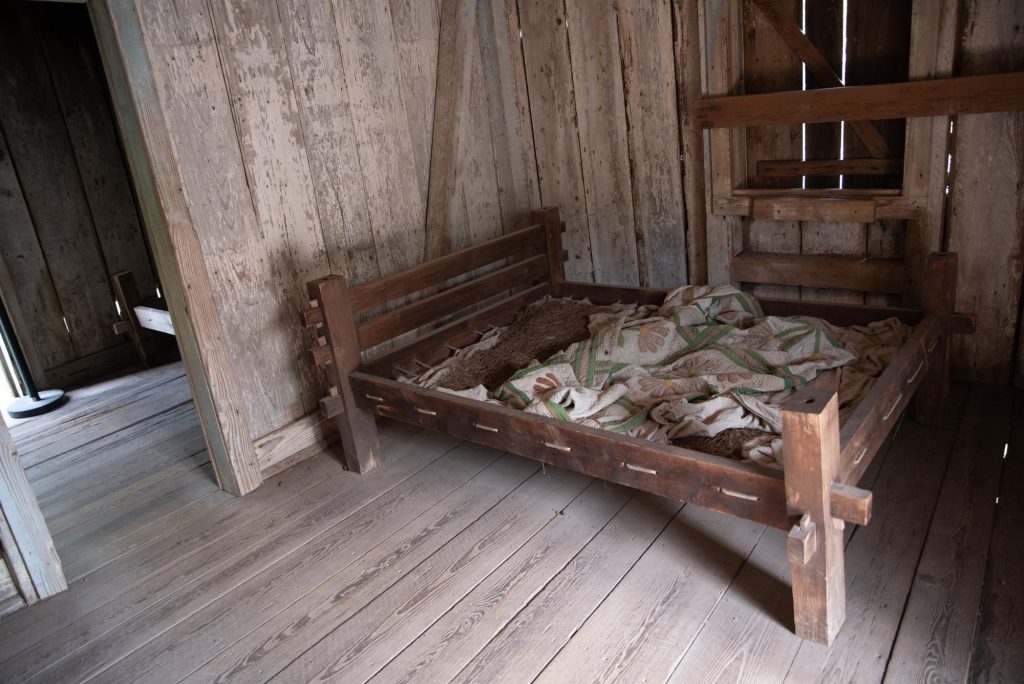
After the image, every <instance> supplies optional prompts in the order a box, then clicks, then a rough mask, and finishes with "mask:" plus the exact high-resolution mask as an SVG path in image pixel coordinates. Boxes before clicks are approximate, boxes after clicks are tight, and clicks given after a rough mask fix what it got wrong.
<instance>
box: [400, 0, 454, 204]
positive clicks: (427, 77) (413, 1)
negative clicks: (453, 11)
mask: <svg viewBox="0 0 1024 684" xmlns="http://www.w3.org/2000/svg"><path fill="white" fill-rule="evenodd" d="M387 4H388V9H389V10H390V13H391V25H392V30H393V32H394V40H395V45H396V47H397V49H398V62H399V66H400V72H401V84H402V102H403V104H404V106H405V117H406V121H407V127H408V129H409V136H410V138H411V140H412V150H413V155H414V159H415V162H416V177H417V179H418V181H419V186H420V197H421V198H422V202H423V203H424V206H426V201H427V189H428V182H429V176H430V159H431V151H430V147H431V140H432V132H433V126H434V95H435V92H436V90H437V85H438V81H437V67H438V51H439V44H438V42H439V38H440V35H439V30H440V17H439V10H438V8H439V6H440V4H441V3H440V2H436V3H435V2H433V1H431V2H422V1H421V0H390V2H388V3H387Z"/></svg>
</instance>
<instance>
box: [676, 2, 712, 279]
mask: <svg viewBox="0 0 1024 684" xmlns="http://www.w3.org/2000/svg"><path fill="white" fill-rule="evenodd" d="M672 8H673V12H672V19H673V22H674V25H675V51H676V90H677V93H678V95H677V98H676V101H677V103H678V107H679V130H680V137H681V139H682V147H683V154H682V160H683V170H682V172H683V196H684V202H685V205H686V223H687V235H686V246H687V260H688V264H689V269H688V273H689V280H690V282H691V283H693V284H696V285H703V284H705V283H707V282H708V236H707V202H708V192H707V190H708V188H706V187H705V185H706V182H705V174H706V173H707V171H708V169H707V168H706V165H705V163H704V132H703V131H701V130H700V129H698V128H697V127H696V126H694V125H693V117H692V114H691V112H692V111H693V105H694V103H695V102H696V101H697V100H698V99H700V96H701V93H702V92H703V91H704V90H705V88H706V80H707V70H706V68H705V66H704V65H703V64H702V55H701V53H702V52H703V45H704V43H705V39H704V28H703V27H704V17H703V8H702V3H699V2H676V3H672Z"/></svg>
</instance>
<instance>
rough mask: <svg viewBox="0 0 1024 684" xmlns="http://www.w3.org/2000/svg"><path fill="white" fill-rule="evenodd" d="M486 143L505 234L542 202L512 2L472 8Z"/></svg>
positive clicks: (491, 2) (498, 1)
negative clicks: (486, 110) (486, 114)
mask: <svg viewBox="0 0 1024 684" xmlns="http://www.w3.org/2000/svg"><path fill="white" fill-rule="evenodd" d="M477 28H478V33H479V39H480V48H481V50H482V60H483V69H484V83H485V85H486V89H487V102H488V104H489V105H490V117H489V119H490V125H491V144H492V148H493V152H494V167H495V171H496V173H497V177H498V201H499V203H500V206H501V215H502V226H503V228H504V230H505V232H509V231H511V230H513V229H515V228H520V227H522V226H523V225H526V224H527V223H528V222H529V219H530V211H531V210H533V209H536V208H537V207H539V206H541V201H540V187H539V182H538V177H537V156H536V152H535V149H534V139H533V127H532V124H531V120H530V116H531V111H530V96H529V92H528V91H527V87H526V64H525V58H524V55H523V47H522V37H521V36H522V29H521V25H520V21H519V6H518V2H517V1H516V0H487V1H486V2H483V3H481V4H480V6H479V8H478V10H477Z"/></svg>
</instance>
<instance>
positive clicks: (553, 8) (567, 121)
mask: <svg viewBox="0 0 1024 684" xmlns="http://www.w3.org/2000/svg"><path fill="white" fill-rule="evenodd" d="M560 5H561V3H558V4H557V5H556V4H552V3H549V2H545V1H544V0H521V1H520V2H519V16H520V22H521V25H522V30H523V55H524V59H525V62H526V82H527V87H528V88H529V94H530V112H531V117H532V123H533V138H534V141H535V144H536V148H537V173H538V177H539V178H538V180H539V185H540V194H541V198H542V202H543V203H545V204H550V205H557V206H558V208H559V211H560V212H561V215H562V218H563V220H564V221H565V224H566V229H567V230H566V234H565V247H566V249H567V250H568V251H569V259H568V261H567V262H566V264H565V274H566V277H567V278H568V279H570V280H584V281H592V280H593V279H594V268H593V261H592V256H591V255H592V250H591V245H590V226H589V217H588V214H587V207H586V191H585V190H584V186H583V166H582V164H583V162H582V159H581V153H580V142H579V133H578V131H577V129H576V125H575V111H576V95H575V91H574V89H573V75H572V65H571V63H570V58H569V42H568V31H567V29H566V27H565V10H564V7H561V6H560Z"/></svg>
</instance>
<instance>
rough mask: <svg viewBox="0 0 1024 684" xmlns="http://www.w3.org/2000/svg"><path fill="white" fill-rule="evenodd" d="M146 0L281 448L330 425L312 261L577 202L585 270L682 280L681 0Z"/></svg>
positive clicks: (137, 10) (209, 229)
mask: <svg viewBox="0 0 1024 684" xmlns="http://www.w3.org/2000/svg"><path fill="white" fill-rule="evenodd" d="M114 1H115V0H111V2H114ZM117 1H120V0H117ZM450 1H451V2H453V3H454V4H453V5H448V2H450ZM132 6H133V12H134V14H136V15H137V17H138V21H139V25H140V27H141V35H142V41H143V45H144V48H145V53H146V57H147V59H148V62H149V68H150V69H151V70H152V74H153V81H154V84H155V86H156V91H157V96H158V100H159V106H160V108H161V109H162V110H163V113H164V117H163V118H164V120H165V123H166V126H167V129H168V134H169V138H170V142H171V146H172V147H173V153H174V156H175V159H176V161H177V164H178V165H179V167H180V170H181V181H182V185H183V187H182V191H183V194H184V197H185V198H186V200H187V204H188V212H189V217H188V218H189V219H190V220H191V222H192V224H193V225H194V227H195V230H196V233H197V235H198V237H199V243H200V248H201V251H202V258H203V260H204V261H205V263H206V268H207V271H208V273H209V277H210V282H211V287H212V290H213V295H214V299H215V301H216V302H217V303H218V304H219V311H218V316H219V319H220V321H219V322H220V324H221V326H222V327H223V329H224V331H225V334H224V336H223V343H224V345H225V346H226V347H227V352H228V356H229V357H230V358H232V359H233V360H234V361H235V365H234V367H233V368H232V369H231V370H232V372H233V373H234V375H235V376H236V378H237V382H238V387H239V394H240V395H241V396H240V397H238V401H239V403H240V404H241V405H242V406H243V407H244V411H245V413H246V418H247V425H248V429H249V432H250V434H249V437H250V439H251V440H252V441H253V442H254V444H255V445H256V449H257V453H258V455H259V458H260V462H261V464H262V465H263V466H264V467H265V468H266V467H269V466H271V465H273V462H274V461H277V460H280V459H283V458H285V457H287V456H288V455H289V453H290V452H293V451H297V450H299V449H301V448H303V447H304V446H308V445H309V444H311V443H313V442H314V441H315V440H317V439H320V438H322V437H323V433H324V431H325V430H326V429H327V428H326V426H324V425H322V424H321V423H320V421H319V419H318V418H317V417H316V415H315V414H314V413H313V411H314V410H315V408H316V405H317V400H318V398H319V396H320V394H321V393H322V388H321V380H320V378H319V376H318V373H319V371H317V369H316V368H315V367H314V366H313V364H312V363H311V361H310V359H309V357H308V353H307V350H308V348H309V346H310V344H311V340H310V339H309V338H308V337H307V335H308V333H307V331H306V330H305V329H304V327H303V326H302V325H301V323H300V321H299V317H298V313H299V312H300V311H301V310H303V309H304V308H305V307H306V301H305V295H304V294H303V285H304V283H305V281H306V280H308V279H311V278H314V277H317V276H320V275H324V274H326V273H329V272H333V273H341V274H344V275H346V276H347V277H349V278H350V279H351V280H353V281H356V282H358V281H363V280H366V279H369V278H373V277H377V276H378V275H381V274H384V273H389V272H393V271H396V270H399V269H402V268H406V267H408V266H411V265H413V264H416V263H418V262H420V261H422V260H423V259H424V258H425V255H426V254H427V253H428V250H429V249H435V250H436V249H441V250H442V251H451V250H456V249H460V248H462V247H466V246H469V245H471V244H474V243H478V242H480V241H482V240H486V239H488V238H491V237H495V236H497V235H500V234H502V233H503V232H506V231H509V230H512V229H514V228H516V227H519V226H521V225H523V224H524V222H526V221H528V220H529V212H530V210H531V209H532V208H535V207H537V206H539V205H542V204H559V205H561V206H562V207H563V216H564V217H565V218H566V221H567V224H568V236H569V239H568V240H567V245H566V246H567V249H568V250H569V252H570V272H571V275H572V277H575V278H578V279H583V280H593V279H594V278H595V277H597V278H598V279H600V280H603V281H605V282H626V283H635V284H649V285H652V286H668V285H672V284H678V283H682V282H686V279H687V265H686V264H687V258H686V234H685V229H686V224H685V218H684V217H685V207H684V203H683V189H682V163H681V161H680V155H681V154H682V150H681V147H680V143H679V120H678V106H677V102H676V93H677V90H678V83H677V78H676V73H675V69H676V59H675V40H676V39H677V32H676V31H675V30H674V26H673V12H672V6H671V4H670V2H669V0H659V1H658V2H654V3H650V2H647V1H646V0H629V1H627V2H622V3H618V5H616V8H617V9H616V10H613V9H612V7H611V6H610V5H609V6H604V5H598V4H593V3H581V2H572V1H571V0H570V1H569V2H564V3H563V2H559V3H556V4H551V3H546V2H544V3H541V2H537V3H531V2H527V1H526V0H519V1H517V0H486V1H481V2H469V0H441V1H439V2H437V3H434V2H416V1H413V0H387V1H384V2H374V3H351V2H342V1H341V0H337V1H333V2H332V1H329V0H321V1H317V2H301V1H299V0H279V1H276V2H275V1H271V0H259V1H257V2H238V1H232V0H209V1H206V0H158V1H156V2H148V1H147V2H141V1H138V2H135V3H133V4H132ZM446 6H447V9H448V10H449V11H448V12H445V9H446ZM449 17H450V19H448V18H449ZM443 18H445V19H443ZM445 21H448V22H450V23H448V24H446V23H445ZM650 27H656V30H654V31H653V32H652V31H651V30H650ZM595 35H596V36H599V39H598V40H594V39H593V36H595ZM452 45H456V46H458V53H459V54H457V55H452V54H447V53H446V52H445V50H446V49H448V50H449V51H450V50H451V46H452ZM439 61H440V62H442V63H443V64H445V65H446V68H445V69H442V70H441V71H442V72H441V73H438V71H437V67H438V63H439ZM439 142H440V143H443V144H442V146H441V149H440V151H439V149H438V145H439ZM441 153H443V157H439V156H438V155H439V154H441ZM449 160H450V161H449ZM431 212H433V213H431ZM428 215H429V216H431V217H432V218H431V219H430V220H428ZM431 245H434V246H435V247H430V246H431ZM438 246H439V247H438Z"/></svg>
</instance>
